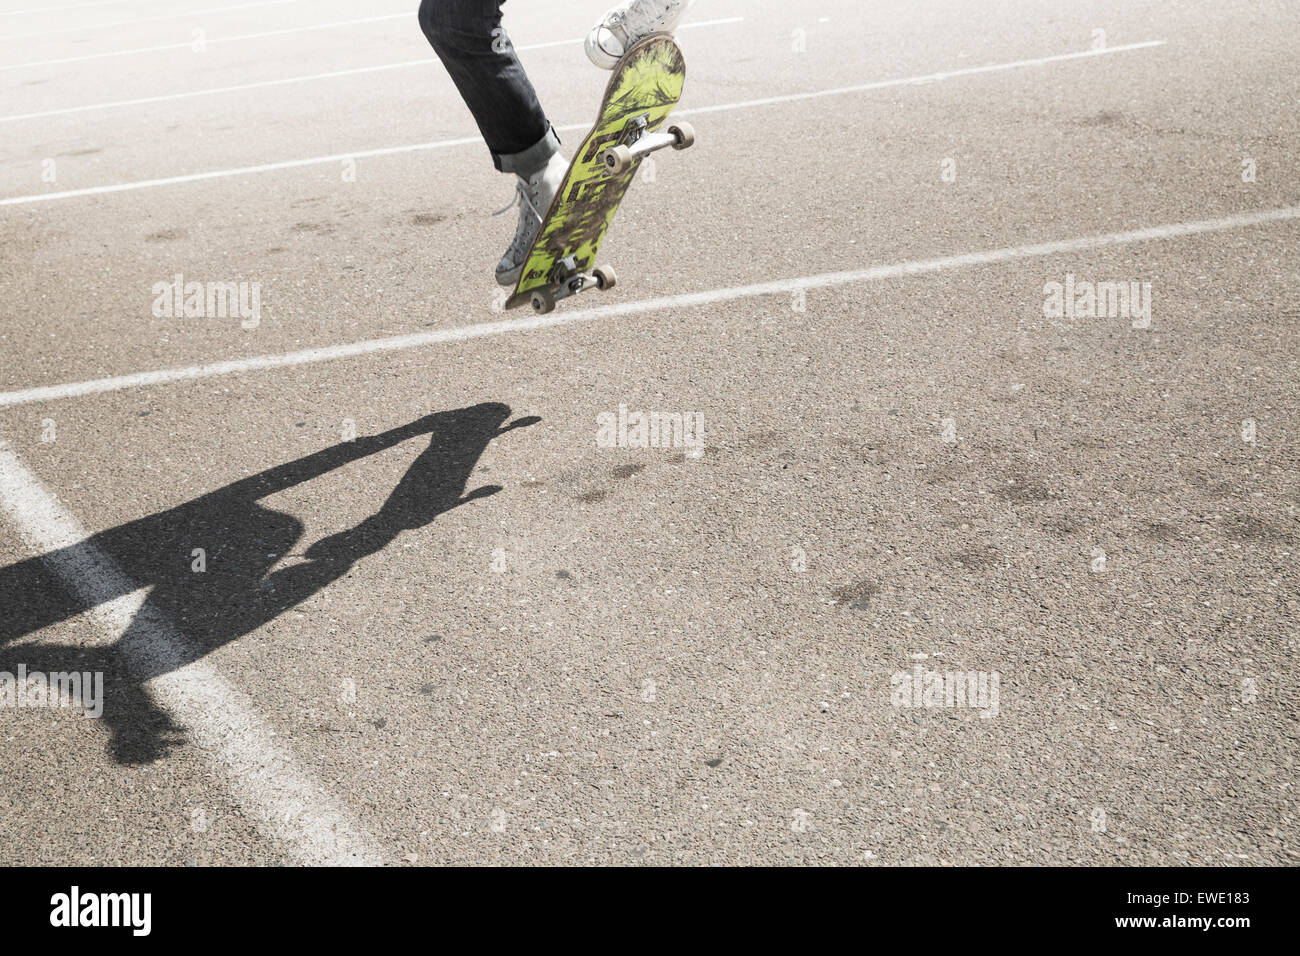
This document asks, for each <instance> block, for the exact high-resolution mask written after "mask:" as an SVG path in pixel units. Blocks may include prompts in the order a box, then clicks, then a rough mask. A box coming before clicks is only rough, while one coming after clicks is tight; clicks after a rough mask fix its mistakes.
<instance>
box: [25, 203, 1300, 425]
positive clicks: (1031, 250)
mask: <svg viewBox="0 0 1300 956" xmlns="http://www.w3.org/2000/svg"><path fill="white" fill-rule="evenodd" d="M1297 218H1300V206H1285V207H1282V208H1280V209H1265V210H1262V211H1259V212H1252V213H1244V214H1242V215H1239V216H1227V217H1224V218H1221V219H1202V220H1199V221H1196V222H1183V223H1173V224H1170V225H1164V226H1152V227H1149V228H1146V229H1134V230H1131V231H1128V232H1109V233H1103V234H1101V235H1092V236H1082V237H1080V238H1077V239H1062V240H1059V241H1056V242H1043V243H1037V244H1034V245H1027V246H1008V247H1005V248H1002V249H991V250H988V251H986V252H970V253H965V254H962V255H957V256H944V257H942V258H938V259H919V260H912V261H908V262H898V263H894V264H892V265H883V266H874V267H873V268H870V269H856V270H852V271H848V272H824V273H821V274H820V275H812V276H804V277H802V278H792V279H777V280H775V281H772V282H760V283H756V284H753V285H741V286H732V287H730V288H724V289H712V290H709V291H706V292H688V293H683V294H681V295H670V296H664V297H662V298H658V299H643V300H641V301H639V302H624V303H620V304H618V305H607V306H601V307H599V308H595V309H584V310H579V311H574V312H563V311H561V312H552V313H551V314H549V315H540V316H530V317H528V318H523V319H505V320H502V321H499V322H484V323H480V324H476V325H465V326H458V327H456V328H450V329H438V330H436V331H432V332H416V333H413V334H410V335H396V336H390V337H388V338H382V339H370V340H367V341H364V342H352V343H348V344H345V345H330V346H324V347H322V348H315V349H306V350H304V351H301V352H288V353H284V354H281V355H259V356H254V357H252V358H244V359H232V360H230V361H226V362H213V363H211V364H209V365H193V366H190V367H188V368H172V369H163V370H160V371H156V372H137V373H135V374H133V375H120V376H117V377H114V378H100V379H92V380H91V381H87V382H73V383H71V384H67V385H46V386H41V387H39V388H27V389H22V390H21V391H16V392H0V407H5V406H10V405H26V404H30V403H32V402H48V401H55V400H58V399H65V398H77V397H80V396H83V395H95V394H99V393H102V392H117V391H122V390H124V389H129V388H141V387H144V386H149V385H163V384H166V383H168V382H182V381H190V380H193V379H200V378H211V377H213V376H216V375H238V374H242V373H245V372H257V371H265V370H267V369H273V368H285V367H288V366H294V365H308V364H311V363H314V362H331V361H335V360H338V359H345V358H352V357H355V356H359V355H372V354H375V353H378V352H393V351H399V350H403V349H414V348H422V347H424V346H428V345H441V344H444V343H447V342H464V341H467V340H469V339H479V338H486V337H489V336H495V335H508V334H512V333H515V332H529V331H533V330H536V329H546V328H552V327H554V326H559V325H569V324H571V323H575V322H591V321H594V320H597V319H607V318H616V317H618V316H624V315H639V314H641V313H644V312H656V311H662V310H665V309H689V308H696V307H699V306H707V305H716V304H718V303H720V302H729V301H733V300H735V299H747V298H753V297H755V296H762V295H773V294H776V293H786V292H791V291H793V290H796V289H824V288H829V287H831V286H839V285H848V284H851V283H857V282H881V281H884V280H887V279H897V278H902V277H904V276H912V275H923V274H925V273H931V272H944V271H947V270H949V269H963V268H968V267H970V266H982V265H993V264H996V263H999V262H1009V261H1011V260H1014V259H1027V258H1034V257H1039V256H1051V255H1059V254H1061V253H1067V252H1080V251H1084V250H1089V249H1099V248H1102V247H1104V246H1114V245H1122V244H1126V243H1132V242H1149V241H1152V240H1158V239H1176V238H1180V237H1183V236H1194V235H1197V234H1200V233H1206V232H1222V231H1224V230H1227V229H1241V228H1244V227H1247V226H1260V225H1264V224H1266V223H1274V222H1286V221H1290V220H1294V219H1297Z"/></svg>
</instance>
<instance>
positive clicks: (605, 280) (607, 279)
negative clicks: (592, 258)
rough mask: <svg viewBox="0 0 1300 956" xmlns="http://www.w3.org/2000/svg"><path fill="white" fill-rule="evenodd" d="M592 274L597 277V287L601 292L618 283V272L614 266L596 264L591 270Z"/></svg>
mask: <svg viewBox="0 0 1300 956" xmlns="http://www.w3.org/2000/svg"><path fill="white" fill-rule="evenodd" d="M591 274H592V275H593V276H595V277H596V288H597V289H599V290H600V291H601V292H604V291H605V290H606V289H612V288H614V286H616V285H618V273H617V272H615V271H614V267H613V266H607V265H599V266H596V268H594V269H592V270H591Z"/></svg>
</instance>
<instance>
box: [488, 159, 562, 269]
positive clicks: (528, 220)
mask: <svg viewBox="0 0 1300 956" xmlns="http://www.w3.org/2000/svg"><path fill="white" fill-rule="evenodd" d="M568 171H569V161H568V160H567V159H565V158H564V157H563V156H561V155H560V154H559V153H558V152H557V153H552V154H551V158H550V160H549V161H548V162H547V163H546V165H545V166H544V167H542V169H541V170H540V171H538V172H536V173H534V174H533V175H532V176H531V177H530V178H528V179H524V177H522V176H518V177H516V179H515V198H514V201H513V202H511V203H510V206H513V205H514V204H515V203H516V202H517V203H519V222H518V223H517V224H516V226H515V237H514V238H513V239H511V240H510V248H508V249H507V250H506V254H505V255H504V256H502V257H501V261H500V262H499V263H497V282H499V283H501V285H504V286H512V285H514V284H515V283H516V282H518V281H519V274H520V273H521V272H523V271H524V256H526V255H528V250H529V249H531V248H532V245H533V240H534V239H536V238H537V230H538V229H540V228H541V226H542V217H543V216H545V215H546V211H547V210H548V209H550V208H551V200H553V199H554V198H555V194H556V192H558V191H559V188H560V184H561V183H563V182H564V174H565V173H567V172H568ZM510 206H506V208H505V209H498V210H497V211H496V212H494V213H493V214H492V215H494V216H497V215H500V214H501V213H503V212H505V211H506V209H509V208H510Z"/></svg>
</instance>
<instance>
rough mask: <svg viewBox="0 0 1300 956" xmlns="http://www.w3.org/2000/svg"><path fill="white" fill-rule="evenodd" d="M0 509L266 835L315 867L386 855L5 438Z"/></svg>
mask: <svg viewBox="0 0 1300 956" xmlns="http://www.w3.org/2000/svg"><path fill="white" fill-rule="evenodd" d="M0 513H3V514H4V516H5V517H6V518H7V519H8V521H9V523H10V525H12V526H13V528H14V529H15V530H16V531H17V532H18V534H19V535H20V536H21V537H22V538H23V540H24V541H25V542H26V543H27V545H28V547H29V548H31V549H32V550H33V551H35V552H36V553H37V554H40V555H41V557H42V559H43V560H44V561H45V562H46V563H47V564H48V565H49V566H50V567H51V569H52V570H53V571H54V572H55V573H56V574H58V576H59V577H60V579H62V581H63V583H64V585H65V586H66V587H67V588H68V589H69V590H71V591H72V593H73V594H75V595H77V598H78V599H79V600H80V601H82V602H83V603H84V604H85V605H86V606H87V607H88V608H89V609H90V610H89V611H88V612H87V613H88V615H89V616H90V617H91V618H92V619H93V620H94V621H95V622H96V623H97V624H98V625H99V626H100V628H101V629H102V630H103V631H104V633H105V635H106V636H107V637H108V638H109V639H110V640H113V641H116V642H117V643H118V646H119V647H120V649H121V651H122V654H123V656H124V659H125V662H126V664H127V665H128V666H129V667H130V668H132V669H133V670H135V671H136V672H138V673H141V674H158V675H159V676H157V677H154V678H152V679H151V680H149V681H148V686H149V690H150V693H151V694H152V695H153V696H154V699H155V700H156V701H157V703H158V704H159V705H160V706H162V707H165V708H166V709H167V710H168V711H170V712H171V713H172V714H173V715H175V717H176V718H177V721H178V722H179V723H180V724H182V725H184V727H185V729H186V732H187V733H188V734H189V736H190V738H191V739H192V740H193V741H194V742H195V744H197V745H198V746H199V747H200V748H201V749H202V750H203V751H204V753H205V754H206V755H207V756H208V757H209V758H210V759H211V760H212V762H213V763H214V764H216V766H217V769H218V770H219V772H220V773H221V774H222V775H223V776H224V777H225V778H226V781H227V784H228V786H229V788H230V791H231V793H232V794H233V795H234V797H235V799H236V800H238V801H239V803H240V804H241V805H242V806H243V807H244V808H246V809H247V810H249V811H250V813H251V816H252V817H253V819H254V820H256V822H257V824H258V827H259V829H260V830H261V831H262V832H263V834H265V835H266V836H267V837H269V838H271V839H273V840H276V841H280V842H282V843H284V844H286V845H287V846H288V848H289V850H290V852H291V854H292V856H293V858H294V859H295V860H296V861H297V862H300V863H304V864H308V865H312V866H321V865H340V866H359V865H377V864H380V863H382V862H383V854H382V851H381V850H380V849H379V847H378V845H377V844H376V843H375V842H374V841H373V839H371V838H370V837H369V836H367V835H366V834H365V833H364V832H363V831H362V829H361V828H360V826H358V825H357V823H356V822H354V821H353V820H352V819H351V818H350V816H349V814H348V813H347V811H346V810H344V809H343V808H342V807H341V806H339V805H336V804H335V802H334V800H333V799H332V798H331V797H330V796H329V795H328V794H327V793H326V792H325V791H324V790H323V789H322V788H321V786H320V785H319V784H318V783H316V782H315V781H314V780H312V779H311V778H310V777H309V776H307V775H306V774H305V773H304V772H303V771H301V770H299V769H298V768H297V767H296V766H295V764H294V760H293V757H292V756H291V755H290V754H289V753H288V752H287V751H286V750H284V749H283V748H282V747H281V746H279V745H278V744H277V743H276V742H275V740H274V736H273V732H272V730H271V728H270V727H269V726H267V724H266V723H265V721H264V720H263V719H262V718H261V716H260V715H259V714H258V713H257V711H256V709H255V707H254V706H253V702H252V701H251V700H250V699H249V698H248V695H247V694H245V693H243V692H242V691H240V690H237V689H236V688H235V687H233V686H232V685H231V684H229V683H227V682H226V681H225V680H224V679H223V678H222V677H221V676H220V675H219V674H218V673H217V672H216V671H214V670H213V669H212V668H210V667H209V666H208V665H207V664H205V663H204V662H203V661H202V660H199V661H190V658H191V657H192V656H193V655H192V654H189V653H188V652H187V650H186V648H185V640H186V639H185V638H184V637H183V636H181V635H180V634H178V633H177V632H176V631H175V630H174V629H173V628H172V626H171V624H170V623H169V622H168V621H167V620H166V618H165V617H164V616H163V615H162V613H161V612H159V611H158V609H157V608H155V607H154V606H153V605H151V604H149V603H148V602H147V601H146V600H145V598H146V594H147V589H146V588H139V589H137V587H136V585H135V584H134V583H133V582H131V581H130V580H129V579H128V577H127V576H126V574H125V573H123V572H122V571H121V570H120V569H119V568H118V567H117V565H116V564H114V562H113V560H112V558H111V557H110V556H109V555H107V554H105V553H104V552H103V551H102V550H100V548H98V547H97V546H96V545H95V544H94V542H93V541H91V540H90V535H89V534H88V533H87V532H86V529H85V528H83V527H82V526H81V525H80V523H79V522H78V521H77V519H76V518H74V517H73V516H72V515H71V514H69V513H68V512H67V511H65V510H64V509H63V508H62V507H61V506H60V505H59V503H58V501H57V500H55V498H54V496H53V495H52V494H50V492H49V491H47V490H46V489H45V488H44V487H42V485H41V483H40V481H39V480H38V479H37V478H36V476H35V475H33V474H32V473H31V472H29V471H28V470H27V468H26V467H24V465H23V463H22V462H21V461H19V460H18V456H17V455H15V454H14V452H13V451H12V450H10V448H9V446H8V445H7V444H6V443H5V442H3V441H0Z"/></svg>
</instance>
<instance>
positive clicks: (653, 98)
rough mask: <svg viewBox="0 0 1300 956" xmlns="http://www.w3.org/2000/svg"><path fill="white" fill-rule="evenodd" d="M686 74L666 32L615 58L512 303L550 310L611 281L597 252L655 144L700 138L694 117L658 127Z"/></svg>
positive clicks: (508, 302) (678, 145)
mask: <svg viewBox="0 0 1300 956" xmlns="http://www.w3.org/2000/svg"><path fill="white" fill-rule="evenodd" d="M685 80H686V63H685V61H684V60H683V59H682V51H681V50H680V49H678V47H677V44H676V42H674V40H673V38H672V37H671V36H669V35H668V34H666V33H654V34H651V35H650V36H648V37H645V38H644V39H642V40H640V41H639V42H637V43H636V44H634V45H633V46H632V47H631V48H630V49H629V50H628V51H627V53H625V54H624V55H623V57H622V59H620V60H619V61H618V63H617V64H615V66H614V72H613V76H611V77H610V78H609V85H608V86H606V87H605V98H604V99H603V100H602V101H601V104H600V113H599V115H598V116H597V118H596V125H595V126H593V127H592V128H591V132H590V133H588V134H587V136H586V138H585V139H584V140H583V141H582V145H580V146H579V147H578V149H577V150H576V151H575V152H574V154H573V162H572V163H570V164H569V171H568V172H567V173H565V176H564V182H563V183H562V184H561V185H560V188H559V190H558V191H557V192H556V194H555V198H554V199H553V200H552V201H551V205H550V208H549V209H548V210H547V211H546V215H545V216H544V217H543V219H542V225H541V228H539V229H538V231H537V238H536V239H534V240H533V245H532V247H531V248H530V249H529V250H528V255H527V256H526V257H525V259H524V268H523V271H522V272H521V273H520V275H519V281H518V282H517V283H515V289H514V292H513V294H512V295H511V296H510V297H509V298H508V299H507V300H506V308H507V309H513V308H515V307H516V306H520V305H523V304H524V303H526V302H527V303H531V305H532V307H533V309H534V311H536V312H539V313H545V312H550V311H551V310H552V309H554V308H555V303H556V302H557V301H559V300H560V299H564V298H568V297H569V296H571V295H576V294H577V293H579V292H584V291H586V290H588V289H591V288H597V289H610V288H613V286H614V283H615V282H616V281H617V277H616V276H615V274H614V270H613V268H612V267H610V266H609V265H607V264H603V263H602V264H599V265H598V264H596V255H597V253H599V252H600V243H601V240H602V239H604V237H605V231H606V230H607V229H608V228H609V224H610V222H611V221H612V220H613V218H614V213H615V212H616V211H617V210H618V204H619V201H620V200H622V198H623V194H624V193H626V192H627V187H628V186H629V185H631V183H632V177H633V176H635V175H636V171H637V169H638V168H639V167H640V165H641V160H642V159H644V158H645V157H646V156H648V155H649V154H650V153H653V152H654V151H655V150H659V149H663V148H664V147H667V146H671V147H673V148H674V149H686V148H687V147H689V146H690V145H691V144H692V143H694V142H695V131H694V130H693V129H691V126H690V124H689V123H678V124H676V125H675V126H670V127H669V128H668V131H667V132H665V133H661V132H659V129H660V127H661V126H662V125H663V123H664V120H665V119H667V118H668V114H669V113H670V112H672V109H673V107H674V106H676V105H677V101H678V100H679V99H681V95H682V85H683V83H684V82H685Z"/></svg>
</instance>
